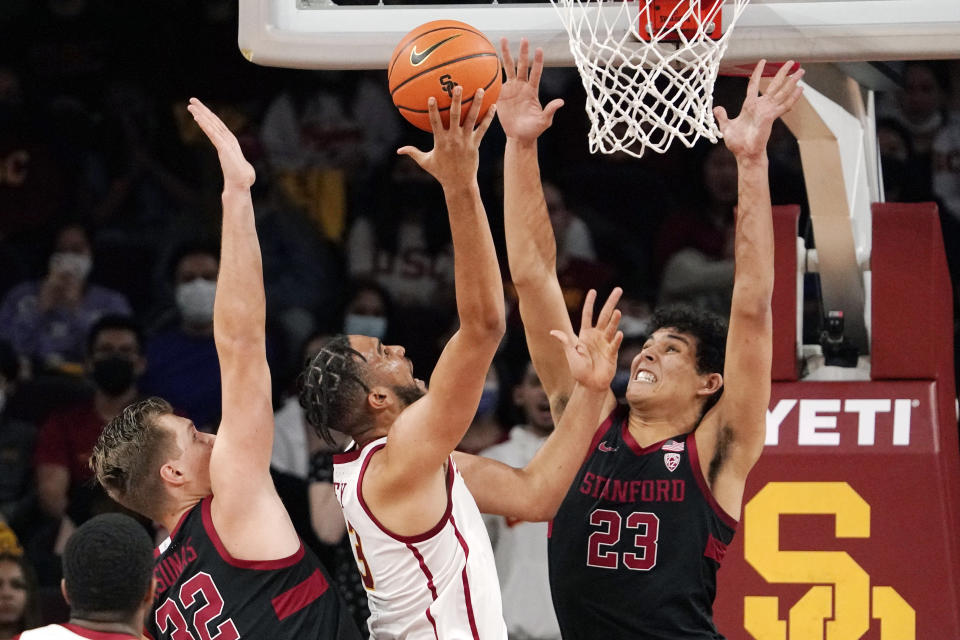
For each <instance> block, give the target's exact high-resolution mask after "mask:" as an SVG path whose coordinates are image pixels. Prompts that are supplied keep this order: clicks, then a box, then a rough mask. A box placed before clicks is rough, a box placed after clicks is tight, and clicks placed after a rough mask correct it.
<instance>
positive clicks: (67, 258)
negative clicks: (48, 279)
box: [50, 251, 93, 280]
mask: <svg viewBox="0 0 960 640" xmlns="http://www.w3.org/2000/svg"><path fill="white" fill-rule="evenodd" d="M92 266H93V260H92V259H91V258H90V256H89V255H87V254H85V253H74V252H72V251H59V252H57V253H55V254H53V255H52V256H50V271H51V272H58V271H62V272H66V273H69V274H70V275H72V276H73V277H74V278H76V279H77V280H86V279H87V275H89V273H90V268H91V267H92Z"/></svg>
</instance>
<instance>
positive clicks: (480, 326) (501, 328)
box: [460, 309, 507, 345]
mask: <svg viewBox="0 0 960 640" xmlns="http://www.w3.org/2000/svg"><path fill="white" fill-rule="evenodd" d="M460 328H461V331H464V332H466V333H469V334H470V336H471V338H473V339H474V340H476V341H478V342H484V343H490V344H493V345H499V344H500V341H501V340H502V339H503V335H504V334H505V333H506V331H507V321H506V319H505V318H504V315H503V310H502V309H501V310H500V313H497V312H495V311H489V312H480V313H477V314H471V317H470V318H461V321H460Z"/></svg>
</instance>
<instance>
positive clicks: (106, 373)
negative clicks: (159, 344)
mask: <svg viewBox="0 0 960 640" xmlns="http://www.w3.org/2000/svg"><path fill="white" fill-rule="evenodd" d="M91 377H92V378H93V381H94V382H95V383H96V384H97V387H98V388H99V389H100V390H101V391H103V392H104V393H105V394H107V395H108V396H119V395H121V394H123V392H124V391H126V390H128V389H129V388H130V387H132V386H133V381H134V374H133V362H131V361H130V360H128V359H127V358H122V357H120V356H111V357H109V358H103V359H101V360H94V362H93V371H92V372H91Z"/></svg>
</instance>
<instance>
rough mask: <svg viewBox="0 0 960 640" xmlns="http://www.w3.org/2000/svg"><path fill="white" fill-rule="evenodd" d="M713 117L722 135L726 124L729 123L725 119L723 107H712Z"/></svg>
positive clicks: (725, 112) (725, 113)
mask: <svg viewBox="0 0 960 640" xmlns="http://www.w3.org/2000/svg"><path fill="white" fill-rule="evenodd" d="M713 117H714V118H716V120H717V128H718V129H720V132H721V133H723V130H724V129H726V128H727V123H728V122H729V121H730V120H729V118H727V110H726V109H724V108H723V107H714V108H713Z"/></svg>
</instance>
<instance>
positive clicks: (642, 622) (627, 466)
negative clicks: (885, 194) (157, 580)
mask: <svg viewBox="0 0 960 640" xmlns="http://www.w3.org/2000/svg"><path fill="white" fill-rule="evenodd" d="M502 48H503V58H504V67H505V69H506V71H507V82H506V83H505V84H504V86H503V89H502V90H501V93H500V100H499V105H498V106H499V111H500V121H501V124H502V125H503V129H504V131H505V132H506V135H507V145H506V149H505V152H504V209H505V224H506V238H507V254H508V259H509V262H510V272H511V274H512V275H513V282H514V285H515V286H516V288H517V292H518V295H519V298H520V313H521V317H522V319H523V324H524V328H525V331H526V337H527V343H528V345H529V347H530V354H531V358H532V360H533V363H534V366H535V367H536V370H537V374H538V375H539V376H540V380H541V381H542V383H543V387H544V389H545V390H546V392H547V395H548V397H549V398H550V406H551V409H552V411H553V414H554V420H559V419H565V418H566V417H567V412H568V411H569V404H568V403H569V400H570V398H571V397H572V396H571V390H572V389H573V388H574V376H573V375H572V372H571V370H570V368H569V366H568V365H567V362H566V358H565V357H564V353H563V351H562V350H561V349H559V348H557V345H556V344H555V343H553V342H551V341H550V340H548V339H545V338H544V335H545V332H546V331H547V329H553V328H556V327H558V326H562V327H569V320H568V316H567V311H566V307H565V305H564V300H563V296H562V294H561V291H560V286H559V283H558V282H557V276H556V266H555V260H556V242H555V240H554V238H553V234H552V231H551V227H550V220H549V217H548V214H547V208H546V205H545V203H544V197H543V189H542V187H541V183H540V170H539V165H538V158H537V138H538V137H539V136H540V134H542V133H543V132H544V131H545V130H546V129H547V128H549V126H550V124H551V121H552V119H553V114H554V113H555V112H556V110H557V109H558V108H559V107H560V103H559V102H558V101H554V102H552V103H550V104H548V105H547V107H546V108H541V106H540V101H539V98H538V84H539V80H540V73H541V71H542V69H543V54H542V52H541V51H540V50H539V49H538V50H537V51H536V53H535V55H534V57H533V63H532V65H531V64H530V55H529V45H528V43H527V42H526V40H524V41H522V42H521V45H520V54H519V56H518V58H517V60H516V62H515V63H514V61H513V59H512V57H511V55H510V49H509V45H508V43H507V42H506V40H504V41H503V42H502ZM791 67H792V64H791V63H787V64H786V65H784V66H783V68H781V69H780V71H779V72H778V73H777V75H776V76H775V77H774V78H773V79H772V80H771V82H770V84H769V86H768V87H767V91H766V93H765V94H764V95H762V96H761V95H760V93H759V85H760V77H761V74H762V73H763V68H764V62H763V61H761V62H760V63H759V64H758V65H757V66H756V69H755V70H754V72H753V76H752V77H751V78H750V83H749V85H748V87H747V93H746V99H745V100H744V103H743V107H742V109H741V111H740V115H739V116H737V117H736V118H733V119H730V118H728V117H727V113H726V111H725V110H724V109H723V108H717V109H715V111H714V113H715V115H716V118H717V122H718V125H719V127H720V131H721V132H722V133H723V136H724V143H725V144H726V146H727V148H728V149H730V151H732V152H733V153H734V155H735V156H736V158H737V169H738V182H739V194H740V195H739V206H738V207H737V214H736V216H737V220H736V249H735V261H736V275H735V280H734V289H733V301H732V306H731V311H730V321H729V334H728V333H727V329H726V326H725V323H724V322H723V320H722V319H720V318H717V317H714V316H711V315H709V314H705V313H702V312H697V311H692V310H664V311H662V312H659V313H658V314H657V316H656V317H655V319H654V329H653V331H652V333H651V335H650V337H649V339H648V340H647V342H646V344H645V345H644V347H643V350H642V351H641V352H640V354H639V355H638V356H637V357H636V358H635V359H634V361H633V363H632V365H631V369H630V382H629V384H628V386H627V392H626V400H627V404H628V407H627V408H626V409H625V410H620V409H618V407H617V399H616V398H615V397H614V395H613V392H611V391H608V392H607V393H606V395H605V398H604V402H603V411H602V413H601V415H602V417H601V418H600V419H598V420H597V421H595V422H594V423H593V424H591V425H589V426H590V428H591V429H592V430H594V431H595V435H594V438H593V442H592V443H591V444H590V445H589V446H585V447H584V448H583V449H582V450H581V451H580V454H581V456H583V457H581V461H582V466H581V468H580V470H579V472H578V474H577V477H576V480H575V481H574V482H573V484H572V485H571V486H570V488H569V491H568V492H567V495H566V497H565V498H564V500H563V504H562V505H561V507H560V509H559V511H558V512H557V515H556V517H555V518H554V520H553V529H552V535H551V538H550V543H549V562H550V579H551V591H552V594H553V601H554V608H555V609H556V612H557V616H558V619H559V622H560V630H561V633H562V635H563V637H564V638H565V639H570V640H573V639H577V638H607V639H615V638H624V639H626V638H647V639H655V638H663V639H667V638H669V639H671V640H676V639H677V638H684V639H692V638H711V639H713V638H719V637H721V636H720V635H719V633H718V632H717V630H716V628H715V626H714V623H713V611H712V608H713V599H714V595H715V591H716V571H717V569H718V567H719V565H720V561H721V559H722V558H723V553H724V550H725V548H726V545H727V544H729V542H730V541H731V539H732V538H733V535H734V531H735V528H736V524H737V519H738V518H739V517H740V508H741V502H742V499H743V490H744V484H745V482H746V478H747V474H748V473H749V471H750V469H751V468H752V467H753V465H754V463H756V461H757V459H758V458H759V456H760V453H761V451H762V450H763V441H764V433H765V418H766V409H767V405H768V403H769V399H770V363H771V350H772V344H771V343H772V338H771V333H772V328H771V324H772V320H771V315H772V314H771V309H770V299H771V295H772V291H773V222H772V217H771V216H772V214H771V206H770V189H769V184H768V180H767V155H766V144H767V139H768V137H769V135H770V129H771V126H772V125H773V122H774V121H775V120H776V119H777V118H778V117H780V116H781V115H782V114H783V113H785V112H786V111H787V110H789V109H790V107H791V106H792V105H793V104H794V103H795V102H796V101H797V99H798V98H799V97H800V93H801V87H799V86H798V85H797V83H798V82H799V80H800V78H801V77H802V76H803V71H802V70H798V71H796V72H794V73H792V74H791V73H790V69H791ZM568 330H569V329H568ZM721 393H722V395H721Z"/></svg>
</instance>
